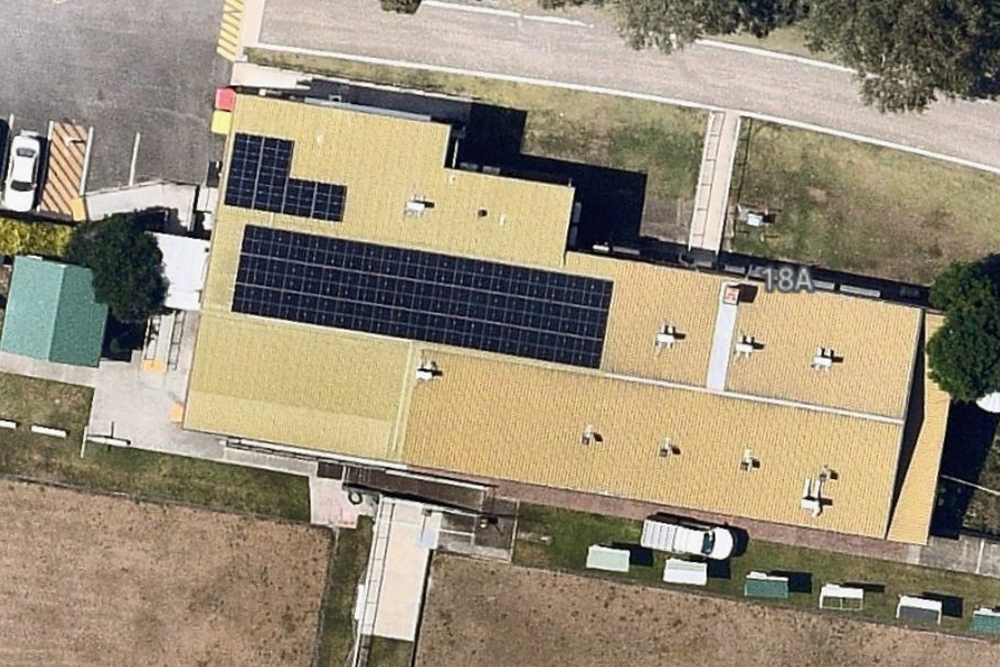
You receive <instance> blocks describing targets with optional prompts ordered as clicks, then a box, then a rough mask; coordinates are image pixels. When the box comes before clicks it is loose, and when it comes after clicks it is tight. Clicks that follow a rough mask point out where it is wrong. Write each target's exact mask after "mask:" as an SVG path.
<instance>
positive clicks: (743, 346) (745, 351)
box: [736, 334, 764, 357]
mask: <svg viewBox="0 0 1000 667" xmlns="http://www.w3.org/2000/svg"><path fill="white" fill-rule="evenodd" d="M763 347H764V346H763V345H761V344H760V343H758V342H757V340H756V339H755V338H754V337H753V336H748V335H747V334H740V339H739V340H738V341H737V342H736V356H737V357H749V356H750V355H751V354H752V353H753V351H754V350H759V349H761V348H763Z"/></svg>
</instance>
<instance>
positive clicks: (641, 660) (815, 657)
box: [417, 556, 1000, 667]
mask: <svg viewBox="0 0 1000 667" xmlns="http://www.w3.org/2000/svg"><path fill="white" fill-rule="evenodd" d="M431 576H432V579H431V586H430V592H429V595H428V599H427V605H426V607H425V610H424V619H423V625H422V628H421V632H420V639H419V642H418V646H417V666H418V667H431V666H432V665H433V666H434V667H439V666H447V665H456V666H460V667H466V666H468V665H476V667H493V666H494V665H495V666H496V667H509V666H510V665H518V666H519V667H558V666H560V665H567V666H569V665H572V666H573V667H598V666H600V667H604V666H606V665H629V666H630V667H644V666H646V665H649V666H650V667H652V666H654V665H656V666H657V667H674V666H680V665H716V666H718V667H724V666H729V665H739V666H740V667H799V666H800V665H811V666H812V667H870V666H871V665H879V667H903V666H906V667H911V666H912V667H917V666H922V665H928V664H934V665H959V664H960V665H962V666H963V667H980V666H982V667H987V666H993V665H996V664H997V661H998V659H1000V646H998V645H996V644H989V643H986V642H983V641H979V640H975V639H966V638H961V637H953V636H947V635H939V634H934V633H930V632H918V631H914V630H908V629H905V628H901V627H896V626H889V625H875V624H869V623H863V622H860V621H854V620H846V619H844V618H843V617H840V616H831V615H829V614H824V615H820V614H813V613H809V612H804V611H795V610H792V609H781V608H776V607H769V606H763V605H756V604H751V603H746V602H742V601H736V600H723V599H717V598H711V597H705V596H700V595H690V594H685V593H677V592H673V591H667V590H663V589H650V588H642V587H639V586H630V585H625V584H618V583H613V582H609V581H602V580H599V579H592V578H588V577H579V576H573V575H568V574H559V573H555V572H546V571H541V570H528V569H524V568H518V567H514V566H510V565H505V564H497V563H487V562H481V561H473V560H468V559H462V558H456V557H441V556H439V557H437V558H435V561H434V566H433V570H432V574H431Z"/></svg>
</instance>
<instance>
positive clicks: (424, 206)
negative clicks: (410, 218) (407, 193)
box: [403, 195, 434, 215]
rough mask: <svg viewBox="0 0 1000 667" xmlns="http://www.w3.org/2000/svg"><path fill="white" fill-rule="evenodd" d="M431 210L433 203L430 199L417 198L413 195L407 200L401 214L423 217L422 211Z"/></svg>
mask: <svg viewBox="0 0 1000 667" xmlns="http://www.w3.org/2000/svg"><path fill="white" fill-rule="evenodd" d="M432 208H434V202H432V201H431V200H430V199H427V198H426V197H418V196H417V195H413V196H412V197H410V198H409V199H408V200H407V202H406V206H405V207H404V209H403V212H404V213H405V214H406V215H423V214H424V211H427V210H429V209H432Z"/></svg>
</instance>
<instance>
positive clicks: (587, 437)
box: [580, 424, 604, 445]
mask: <svg viewBox="0 0 1000 667" xmlns="http://www.w3.org/2000/svg"><path fill="white" fill-rule="evenodd" d="M598 442H604V438H602V437H601V434H600V433H598V432H597V431H595V430H594V427H593V426H592V425H591V424H587V427H586V428H585V429H583V434H582V435H581V436H580V444H581V445H593V444H595V443H598Z"/></svg>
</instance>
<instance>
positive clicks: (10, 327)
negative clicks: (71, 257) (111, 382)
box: [0, 256, 108, 367]
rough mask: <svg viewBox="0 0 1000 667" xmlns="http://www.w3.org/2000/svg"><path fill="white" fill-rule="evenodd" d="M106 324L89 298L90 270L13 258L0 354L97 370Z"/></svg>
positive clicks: (98, 306)
mask: <svg viewBox="0 0 1000 667" xmlns="http://www.w3.org/2000/svg"><path fill="white" fill-rule="evenodd" d="M107 320H108V307H107V306H106V305H104V304H102V303H97V301H96V300H95V298H94V285H93V274H92V273H91V271H90V269H85V268H83V267H79V266H71V265H69V264H62V263H60V262H52V261H48V260H44V259H41V258H38V257H30V256H18V257H15V258H14V272H13V275H12V276H11V282H10V295H9V297H8V300H7V312H6V314H5V315H4V321H3V334H2V336H0V350H2V351H4V352H8V353H10V354H18V355H23V356H26V357H32V358H34V359H40V360H43V361H53V362H57V363H61V364H72V365H74V366H91V367H97V364H98V362H99V361H100V358H101V347H102V345H103V342H104V326H105V324H106V323H107Z"/></svg>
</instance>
